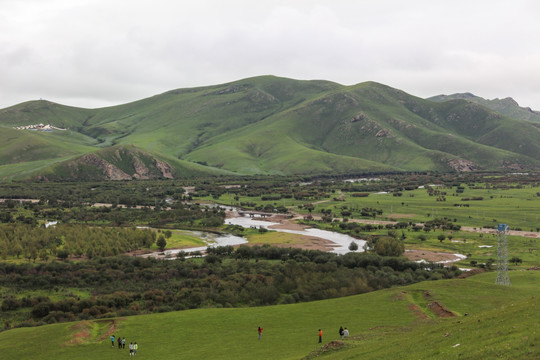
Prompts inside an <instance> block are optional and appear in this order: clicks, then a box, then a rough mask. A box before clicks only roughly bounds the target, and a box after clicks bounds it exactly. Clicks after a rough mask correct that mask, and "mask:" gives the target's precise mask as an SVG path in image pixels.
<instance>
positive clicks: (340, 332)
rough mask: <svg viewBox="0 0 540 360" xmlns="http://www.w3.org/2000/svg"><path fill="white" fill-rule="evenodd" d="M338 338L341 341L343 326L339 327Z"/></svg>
mask: <svg viewBox="0 0 540 360" xmlns="http://www.w3.org/2000/svg"><path fill="white" fill-rule="evenodd" d="M339 338H340V339H343V326H340V327H339Z"/></svg>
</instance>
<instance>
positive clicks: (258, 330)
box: [257, 326, 263, 340]
mask: <svg viewBox="0 0 540 360" xmlns="http://www.w3.org/2000/svg"><path fill="white" fill-rule="evenodd" d="M262 331H263V328H262V327H260V326H259V328H258V329H257V332H258V333H259V340H261V336H262Z"/></svg>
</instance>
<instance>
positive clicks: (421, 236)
mask: <svg viewBox="0 0 540 360" xmlns="http://www.w3.org/2000/svg"><path fill="white" fill-rule="evenodd" d="M426 239H427V238H426V235H424V234H420V235H418V240H420V241H426Z"/></svg>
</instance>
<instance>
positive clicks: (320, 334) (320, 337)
mask: <svg viewBox="0 0 540 360" xmlns="http://www.w3.org/2000/svg"><path fill="white" fill-rule="evenodd" d="M319 342H320V343H322V330H321V329H319Z"/></svg>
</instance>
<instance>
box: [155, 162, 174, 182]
mask: <svg viewBox="0 0 540 360" xmlns="http://www.w3.org/2000/svg"><path fill="white" fill-rule="evenodd" d="M156 168H158V170H159V171H161V175H162V176H163V177H164V178H166V179H174V175H173V171H172V168H171V166H170V165H169V164H167V163H166V162H165V161H161V160H157V159H156Z"/></svg>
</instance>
